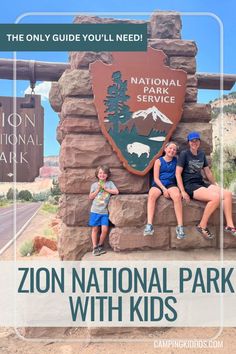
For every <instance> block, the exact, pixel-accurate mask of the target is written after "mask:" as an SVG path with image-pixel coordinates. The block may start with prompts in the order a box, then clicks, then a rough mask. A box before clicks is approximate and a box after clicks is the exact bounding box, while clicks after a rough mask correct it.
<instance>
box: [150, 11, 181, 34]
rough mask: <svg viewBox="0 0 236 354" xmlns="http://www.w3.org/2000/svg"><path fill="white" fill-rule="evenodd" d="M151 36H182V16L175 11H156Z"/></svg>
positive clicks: (152, 19) (152, 18) (152, 20)
mask: <svg viewBox="0 0 236 354" xmlns="http://www.w3.org/2000/svg"><path fill="white" fill-rule="evenodd" d="M150 22H151V38H181V28H182V22H181V17H180V15H179V14H178V13H177V12H174V11H156V12H154V13H153V15H152V17H151V20H150Z"/></svg>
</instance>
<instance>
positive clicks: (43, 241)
mask: <svg viewBox="0 0 236 354" xmlns="http://www.w3.org/2000/svg"><path fill="white" fill-rule="evenodd" d="M43 246H46V247H48V248H49V249H51V250H52V251H56V250H57V242H56V241H55V240H50V239H48V238H46V237H44V236H36V237H35V238H34V250H35V252H39V251H40V250H41V248H42V247H43Z"/></svg>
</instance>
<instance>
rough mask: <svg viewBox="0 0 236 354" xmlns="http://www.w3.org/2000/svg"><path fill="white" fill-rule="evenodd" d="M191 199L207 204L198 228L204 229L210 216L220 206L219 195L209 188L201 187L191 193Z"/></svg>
mask: <svg viewBox="0 0 236 354" xmlns="http://www.w3.org/2000/svg"><path fill="white" fill-rule="evenodd" d="M193 198H194V199H197V200H200V201H203V202H207V204H206V206H205V209H204V212H203V215H202V219H201V220H200V223H199V226H200V227H202V228H206V227H207V223H208V220H209V218H210V216H211V214H213V213H214V211H215V210H216V209H217V208H218V206H219V204H220V195H219V193H218V192H215V191H214V190H212V187H211V186H210V187H208V188H205V187H201V188H198V189H196V190H195V191H194V192H193Z"/></svg>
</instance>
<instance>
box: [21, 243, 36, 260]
mask: <svg viewBox="0 0 236 354" xmlns="http://www.w3.org/2000/svg"><path fill="white" fill-rule="evenodd" d="M33 253H34V243H33V241H32V240H29V241H25V242H24V243H23V245H22V246H21V248H20V254H21V255H22V257H26V256H28V255H30V256H31V255H32V254H33Z"/></svg>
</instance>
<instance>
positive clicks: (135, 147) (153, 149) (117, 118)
mask: <svg viewBox="0 0 236 354" xmlns="http://www.w3.org/2000/svg"><path fill="white" fill-rule="evenodd" d="M113 59H114V62H113V64H104V63H103V62H101V61H96V62H94V63H92V64H91V65H90V71H91V74H92V85H93V93H94V102H95V105H96V108H97V112H98V118H99V123H100V127H101V130H102V133H103V135H104V136H105V137H106V139H107V140H108V141H109V143H110V144H111V146H112V148H113V149H114V150H115V151H116V153H117V155H118V157H119V159H120V160H121V161H122V163H123V165H124V167H125V168H126V169H127V170H128V171H130V172H132V173H134V174H137V175H141V176H143V175H145V174H146V173H147V172H148V171H149V170H150V168H151V167H152V166H153V163H154V161H155V160H156V158H157V157H159V156H160V155H161V153H162V148H163V145H164V144H165V143H166V142H168V141H169V139H170V137H171V136H172V134H173V132H174V130H175V128H176V126H177V124H178V122H179V120H180V118H181V115H182V111H183V108H182V107H183V103H184V98H185V87H186V80H187V74H186V72H185V71H183V70H175V69H171V68H170V67H168V66H165V65H164V61H165V59H166V55H165V54H164V52H163V51H160V50H155V49H153V48H148V50H147V52H138V53H137V52H131V53H130V52H129V53H127V52H125V53H124V52H117V53H113Z"/></svg>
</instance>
